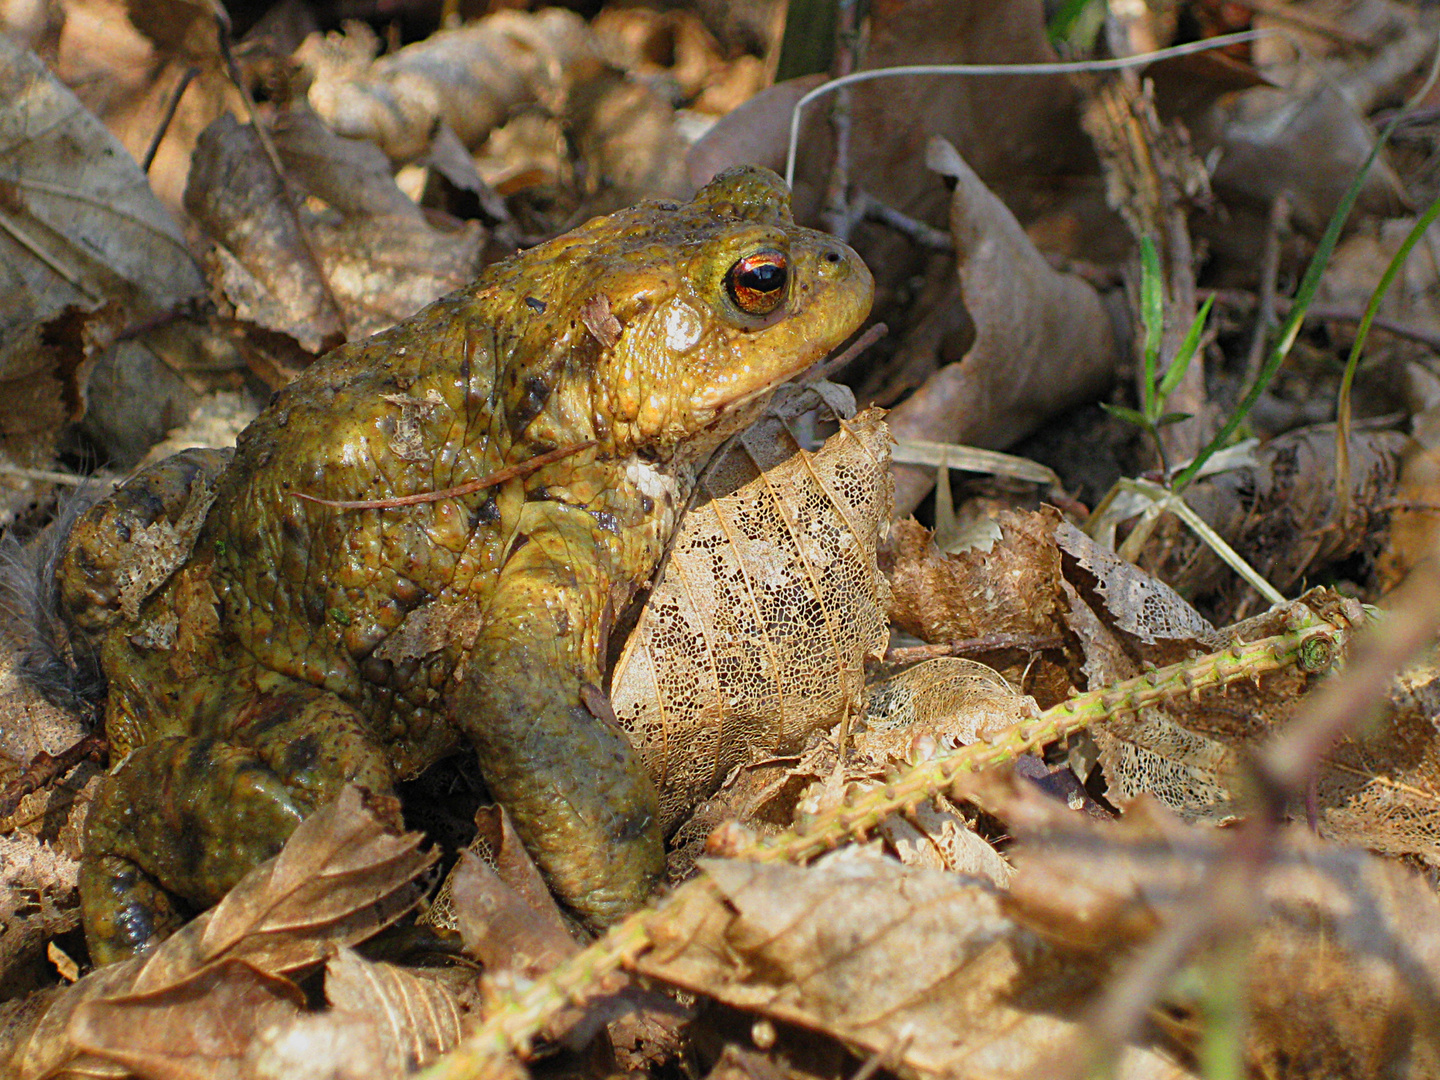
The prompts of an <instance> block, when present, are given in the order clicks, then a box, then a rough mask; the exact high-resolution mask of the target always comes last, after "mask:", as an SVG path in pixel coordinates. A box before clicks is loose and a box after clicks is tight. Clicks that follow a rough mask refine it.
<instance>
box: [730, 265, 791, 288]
mask: <svg viewBox="0 0 1440 1080" xmlns="http://www.w3.org/2000/svg"><path fill="white" fill-rule="evenodd" d="M740 284H741V285H742V286H744V287H745V288H747V289H754V290H756V291H757V292H774V291H775V290H776V289H778V288H780V287H781V286H782V285H784V284H785V271H784V270H783V269H782V268H780V267H778V266H776V265H774V264H773V263H767V264H766V265H764V266H755V267H752V268H750V269H749V270H746V271H744V272H743V273H741V275H740Z"/></svg>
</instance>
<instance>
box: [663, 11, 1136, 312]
mask: <svg viewBox="0 0 1440 1080" xmlns="http://www.w3.org/2000/svg"><path fill="white" fill-rule="evenodd" d="M870 22H871V26H870V33H869V40H868V42H867V45H866V48H865V50H864V54H863V57H862V59H861V62H860V64H859V67H860V69H862V70H864V69H877V68H885V67H894V66H897V65H905V64H955V63H982V64H983V63H990V64H994V63H1001V64H1003V63H1012V64H1022V63H1037V62H1046V61H1053V60H1054V59H1055V58H1056V56H1055V51H1054V49H1053V48H1052V46H1051V45H1050V43H1049V42H1048V40H1047V39H1046V36H1045V17H1044V12H1043V10H1042V5H1041V3H1040V2H1039V0H1008V2H1006V3H1001V4H996V3H988V2H973V0H967V2H957V0H923V2H911V3H905V4H890V5H885V6H883V7H878V8H876V9H875V10H874V11H872V12H871V16H870ZM800 81H801V80H794V82H793V83H787V84H782V86H779V87H775V88H774V89H773V90H772V91H771V92H770V94H771V95H773V96H771V97H768V98H767V100H765V101H757V102H755V105H756V106H757V107H756V108H752V109H744V108H742V109H741V110H739V111H738V112H737V113H736V114H733V115H732V116H731V117H726V118H725V119H722V120H721V121H720V122H719V123H718V124H716V125H715V127H714V128H713V129H712V130H711V131H710V132H709V133H707V134H706V136H705V138H703V139H702V140H700V142H699V143H697V144H696V148H695V151H694V154H695V158H694V164H692V166H691V176H692V179H693V180H694V181H695V182H696V183H703V182H704V181H705V180H708V179H709V178H710V176H712V175H714V173H715V172H718V171H719V170H721V169H724V168H727V167H728V166H730V165H737V164H741V163H744V162H756V163H759V164H763V165H768V166H770V167H771V168H774V169H777V170H778V169H783V167H784V164H785V151H786V144H787V142H788V137H789V104H790V102H791V101H793V99H794V96H795V95H794V93H793V91H792V90H791V89H790V87H791V86H792V85H794V84H795V83H799V82H800ZM850 95H851V105H850V108H849V113H850V117H851V120H850V126H851V135H850V140H851V150H850V170H849V176H848V179H849V180H850V182H852V183H853V184H854V185H855V186H856V187H858V188H859V189H861V190H863V191H865V192H867V193H869V194H870V195H873V196H875V197H876V198H877V199H880V200H881V201H883V202H884V203H886V204H887V205H889V206H892V207H895V208H896V209H898V210H901V211H903V212H904V213H906V214H908V215H909V216H911V217H912V218H916V219H918V220H922V221H927V222H930V223H931V224H935V225H939V224H941V223H942V222H944V220H945V213H946V211H945V207H946V203H947V202H948V199H947V197H946V192H945V188H944V186H943V185H942V184H941V183H940V182H939V180H938V178H937V177H935V176H934V175H933V174H932V173H930V172H929V171H928V169H927V167H926V164H925V160H924V156H923V153H922V148H923V147H924V145H925V142H926V140H927V139H930V138H931V137H935V136H938V137H940V138H944V139H947V140H949V141H950V142H951V143H953V144H954V145H955V147H956V148H957V149H958V150H959V152H960V153H961V154H962V155H963V156H964V158H965V160H966V161H968V162H969V163H970V164H971V166H972V167H973V168H974V170H975V171H976V172H977V173H978V174H979V175H980V176H981V177H983V178H984V181H985V183H987V184H989V185H990V186H991V187H992V189H993V190H995V191H996V193H997V194H999V195H1000V196H1001V198H1003V199H1005V200H1006V202H1008V203H1010V205H1011V206H1012V207H1014V208H1015V210H1016V214H1017V216H1019V217H1021V218H1022V219H1024V220H1029V219H1031V218H1033V217H1035V216H1036V211H1037V210H1040V209H1042V208H1043V209H1044V210H1046V211H1047V212H1049V213H1050V214H1051V215H1052V216H1053V217H1052V226H1051V228H1050V229H1048V230H1047V231H1048V232H1049V234H1050V235H1051V236H1052V237H1053V238H1055V239H1057V240H1064V241H1067V242H1068V243H1067V246H1068V247H1070V249H1071V250H1079V251H1082V252H1086V253H1087V254H1088V255H1090V256H1093V255H1094V247H1093V246H1092V247H1090V248H1089V249H1088V251H1087V249H1086V248H1085V246H1084V245H1085V240H1084V239H1082V236H1085V235H1086V234H1088V235H1089V236H1093V237H1096V238H1098V240H1099V242H1100V243H1102V244H1104V245H1105V246H1106V247H1109V248H1113V241H1112V240H1111V239H1110V238H1109V237H1108V236H1107V235H1106V233H1107V232H1108V233H1110V234H1112V235H1113V232H1114V219H1113V217H1111V216H1110V215H1109V214H1108V213H1107V212H1106V211H1105V209H1104V206H1103V192H1102V191H1101V189H1100V186H1099V183H1098V178H1097V177H1096V164H1095V158H1094V153H1093V151H1092V150H1091V148H1090V146H1089V145H1088V142H1087V141H1086V139H1085V137H1084V134H1083V132H1081V130H1080V127H1079V124H1078V123H1077V122H1076V110H1077V103H1078V100H1079V94H1078V92H1077V90H1076V88H1075V87H1074V86H1073V85H1071V84H1070V83H1069V82H1068V81H1067V80H1066V79H1065V78H1064V77H1063V76H1056V77H1048V78H1047V77H1037V76H1025V77H1014V78H1004V77H1000V78H964V77H959V78H957V77H941V78H934V77H914V78H897V79H882V80H877V81H874V82H870V83H863V84H860V85H857V86H854V87H852V88H851V90H850ZM787 99H788V100H787ZM829 102H830V99H822V100H821V101H817V102H815V103H814V104H812V105H810V106H809V107H808V109H807V111H806V114H805V121H806V122H805V123H804V125H803V126H802V128H801V134H800V142H799V147H800V156H799V161H798V163H797V169H796V183H795V216H796V218H797V219H799V220H802V221H813V220H815V219H816V218H817V217H818V214H819V212H820V208H821V200H822V197H823V194H824V191H825V186H826V183H827V181H828V176H829V171H830V168H831V163H832V161H833V160H834V159H833V152H832V149H831V147H832V146H833V136H832V134H831V131H832V129H831V124H830V117H829V113H830V109H829ZM777 121H778V122H777ZM727 147H728V148H730V149H731V151H732V153H731V154H726V153H723V152H720V151H722V150H723V149H725V148H727ZM702 159H703V160H704V161H705V162H706V164H705V165H704V166H703V167H701V166H700V161H701V160H702ZM1087 181H1088V183H1087ZM1057 203H1058V204H1059V205H1057ZM1097 221H1103V223H1104V226H1105V227H1104V228H1103V229H1096V228H1095V227H1094V226H1095V225H1096V224H1097ZM895 239H896V238H895V237H893V236H891V235H885V234H868V235H866V236H864V237H860V236H857V238H856V240H857V243H859V244H860V248H859V250H860V251H861V254H862V255H864V257H865V260H866V262H867V264H868V265H869V266H870V269H871V271H872V272H873V273H874V274H875V280H876V282H877V283H878V284H879V286H880V289H881V290H882V291H883V290H884V289H886V288H887V287H888V286H890V285H892V284H894V283H896V282H897V281H898V280H900V279H901V278H902V276H903V274H904V273H907V272H911V271H913V270H914V267H915V261H914V258H913V253H912V252H911V251H909V250H906V251H904V252H897V251H896V247H897V246H903V243H902V244H901V245H895V244H894V243H893V241H894V240H895Z"/></svg>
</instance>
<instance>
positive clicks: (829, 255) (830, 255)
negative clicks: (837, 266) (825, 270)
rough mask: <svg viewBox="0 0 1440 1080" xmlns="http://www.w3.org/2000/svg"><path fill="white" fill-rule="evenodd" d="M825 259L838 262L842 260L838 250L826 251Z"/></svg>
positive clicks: (829, 261)
mask: <svg viewBox="0 0 1440 1080" xmlns="http://www.w3.org/2000/svg"><path fill="white" fill-rule="evenodd" d="M825 261H826V262H828V263H838V262H839V261H840V253H839V252H838V251H827V252H826V253H825Z"/></svg>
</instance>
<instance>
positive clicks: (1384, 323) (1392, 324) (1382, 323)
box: [1199, 289, 1440, 349]
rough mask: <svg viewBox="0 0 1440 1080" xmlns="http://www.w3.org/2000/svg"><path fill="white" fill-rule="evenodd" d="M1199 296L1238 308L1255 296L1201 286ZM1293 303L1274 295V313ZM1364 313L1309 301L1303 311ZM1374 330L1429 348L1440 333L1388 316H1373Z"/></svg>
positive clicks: (1335, 317) (1353, 316) (1343, 316)
mask: <svg viewBox="0 0 1440 1080" xmlns="http://www.w3.org/2000/svg"><path fill="white" fill-rule="evenodd" d="M1199 295H1201V296H1213V297H1215V299H1216V300H1218V301H1220V302H1221V303H1223V304H1230V305H1232V306H1234V307H1238V308H1250V307H1254V306H1255V303H1256V298H1255V296H1254V294H1252V293H1249V292H1247V291H1245V290H1244V289H1201V290H1200V291H1199ZM1293 306H1294V301H1293V300H1291V299H1290V298H1289V297H1288V296H1277V297H1276V298H1275V313H1276V314H1277V315H1288V314H1290V309H1291V308H1292V307H1293ZM1364 317H1365V313H1364V312H1363V311H1361V310H1360V309H1359V308H1350V307H1339V306H1331V305H1325V304H1311V305H1310V308H1309V309H1308V310H1307V311H1306V312H1305V321H1306V322H1344V323H1358V322H1359V321H1360V320H1361V319H1363V318H1364ZM1371 325H1372V326H1373V327H1375V329H1377V330H1384V331H1386V332H1388V333H1391V334H1395V335H1396V336H1398V337H1403V338H1406V339H1407V340H1410V341H1418V342H1419V343H1420V344H1422V345H1428V346H1430V347H1431V348H1432V349H1440V334H1437V333H1435V332H1434V331H1432V330H1427V329H1425V328H1424V327H1423V326H1413V325H1411V324H1409V323H1402V322H1398V321H1396V320H1395V319H1388V318H1386V317H1384V316H1383V315H1381V316H1376V318H1375V319H1374V321H1373V322H1372V323H1371Z"/></svg>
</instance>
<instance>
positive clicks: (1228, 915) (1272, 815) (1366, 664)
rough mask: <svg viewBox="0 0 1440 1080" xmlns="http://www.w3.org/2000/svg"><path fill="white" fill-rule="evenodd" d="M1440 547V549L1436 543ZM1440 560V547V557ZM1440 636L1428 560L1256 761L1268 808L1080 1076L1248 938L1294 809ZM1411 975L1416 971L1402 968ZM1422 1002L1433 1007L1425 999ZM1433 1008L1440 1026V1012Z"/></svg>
mask: <svg viewBox="0 0 1440 1080" xmlns="http://www.w3.org/2000/svg"><path fill="white" fill-rule="evenodd" d="M1437 548H1440V545H1437ZM1436 555H1437V556H1440V550H1437V551H1436ZM1437 631H1440V566H1437V564H1436V562H1435V561H1433V560H1431V561H1428V562H1424V563H1421V564H1420V566H1419V567H1417V569H1416V571H1415V573H1414V574H1413V575H1412V577H1411V578H1410V580H1409V581H1408V582H1407V583H1406V584H1405V586H1403V587H1402V595H1401V597H1400V599H1399V602H1398V603H1397V604H1396V605H1395V607H1394V609H1393V610H1392V611H1391V612H1390V613H1389V615H1388V616H1387V617H1386V619H1385V620H1384V621H1383V622H1381V623H1379V624H1378V625H1376V626H1375V627H1373V628H1372V629H1371V630H1370V631H1369V632H1367V633H1366V634H1364V635H1362V636H1361V637H1360V638H1359V639H1358V641H1357V642H1356V647H1355V650H1354V655H1353V658H1352V660H1351V662H1350V665H1349V668H1348V670H1347V671H1346V672H1345V674H1344V676H1343V677H1341V678H1338V679H1335V680H1334V681H1332V682H1329V683H1327V684H1325V685H1324V686H1322V687H1320V688H1319V689H1318V690H1317V691H1316V693H1315V694H1314V696H1313V697H1311V699H1310V700H1309V702H1308V703H1307V705H1306V707H1305V708H1304V709H1303V711H1302V712H1301V714H1300V716H1299V718H1298V719H1297V720H1296V721H1295V723H1293V724H1291V725H1290V726H1289V727H1287V728H1286V729H1285V730H1284V731H1282V732H1281V733H1280V734H1279V735H1277V736H1276V737H1275V738H1273V739H1272V740H1271V741H1270V743H1269V744H1268V745H1267V746H1266V748H1265V749H1264V750H1263V751H1262V752H1261V754H1260V755H1259V757H1258V759H1257V760H1256V762H1255V769H1254V773H1255V776H1256V778H1257V779H1258V780H1259V789H1260V793H1261V796H1262V798H1263V803H1262V806H1261V810H1260V812H1259V813H1256V814H1254V815H1253V816H1252V817H1251V818H1250V820H1248V821H1247V822H1246V823H1245V824H1244V825H1242V826H1241V827H1240V829H1239V830H1238V831H1237V832H1236V834H1235V837H1234V840H1233V841H1232V842H1231V843H1230V844H1229V845H1228V846H1227V848H1226V851H1225V853H1222V855H1221V856H1220V857H1219V858H1218V860H1217V861H1216V863H1215V865H1214V868H1213V869H1212V870H1211V871H1210V872H1209V873H1208V874H1207V875H1206V876H1205V879H1204V880H1202V881H1201V882H1200V883H1199V884H1198V885H1197V886H1196V887H1195V889H1194V890H1193V892H1192V893H1191V894H1190V898H1191V901H1192V902H1190V903H1186V902H1184V901H1182V902H1181V903H1180V904H1178V905H1177V910H1179V911H1180V912H1181V914H1180V915H1179V916H1177V917H1176V918H1175V919H1174V920H1173V921H1172V922H1171V923H1170V925H1169V926H1168V927H1167V928H1166V929H1165V930H1164V931H1163V932H1162V933H1161V934H1160V935H1159V936H1158V937H1157V938H1156V939H1155V941H1154V942H1152V943H1151V945H1150V946H1149V947H1148V948H1146V949H1145V951H1144V952H1142V953H1141V954H1140V956H1139V957H1137V958H1136V959H1135V961H1133V962H1132V963H1131V965H1130V966H1129V968H1128V969H1127V971H1126V973H1125V974H1124V975H1123V976H1122V977H1121V978H1120V979H1119V980H1118V981H1117V982H1116V984H1115V985H1114V986H1113V987H1112V989H1111V990H1110V992H1109V993H1108V994H1107V995H1106V997H1105V1000H1104V1002H1103V1003H1102V1004H1101V1007H1100V1009H1099V1010H1098V1012H1097V1014H1096V1016H1095V1018H1094V1024H1093V1025H1091V1026H1090V1027H1089V1038H1088V1040H1087V1041H1088V1042H1089V1046H1088V1048H1087V1049H1088V1051H1089V1052H1088V1053H1087V1054H1085V1055H1081V1057H1080V1060H1081V1061H1083V1062H1085V1067H1083V1068H1077V1069H1076V1070H1075V1072H1074V1074H1073V1075H1075V1076H1077V1077H1079V1076H1084V1075H1090V1072H1091V1071H1092V1070H1093V1068H1094V1067H1095V1066H1096V1065H1097V1064H1098V1063H1100V1062H1102V1061H1109V1060H1113V1058H1114V1054H1115V1053H1116V1051H1117V1050H1118V1048H1119V1047H1121V1046H1124V1045H1126V1044H1127V1043H1129V1042H1131V1041H1133V1040H1134V1039H1135V1038H1136V1037H1137V1035H1138V1034H1139V1032H1140V1031H1141V1030H1142V1028H1143V1026H1144V1024H1145V1019H1146V1016H1147V1014H1148V1012H1149V1009H1150V1006H1151V1005H1152V1004H1153V1003H1154V1002H1155V1001H1156V1000H1157V999H1158V998H1159V996H1160V994H1161V993H1162V992H1163V991H1164V989H1165V987H1166V985H1167V984H1168V983H1169V981H1170V979H1171V978H1172V977H1173V976H1174V974H1175V972H1176V971H1177V970H1179V968H1180V966H1181V964H1183V963H1184V962H1185V960H1186V958H1187V957H1189V956H1190V955H1192V954H1193V953H1194V952H1195V951H1196V949H1198V948H1199V947H1201V946H1203V945H1208V944H1213V943H1216V942H1218V941H1220V940H1222V939H1223V938H1224V937H1226V936H1233V935H1236V934H1238V933H1241V932H1243V931H1244V930H1245V929H1246V928H1247V927H1248V926H1249V925H1250V924H1251V923H1253V922H1254V921H1255V920H1256V919H1257V918H1258V917H1259V915H1260V914H1261V913H1260V912H1259V911H1258V910H1257V908H1256V902H1255V897H1256V896H1257V894H1258V893H1259V889H1260V886H1261V884H1262V882H1263V878H1264V874H1265V871H1266V870H1267V869H1268V868H1269V866H1270V863H1271V861H1272V859H1273V857H1274V854H1275V846H1276V842H1277V839H1278V836H1279V831H1280V823H1281V820H1282V818H1283V816H1284V814H1285V812H1286V809H1287V807H1289V806H1291V805H1294V804H1295V803H1297V802H1299V801H1301V800H1303V799H1304V798H1305V795H1306V793H1307V791H1308V789H1309V787H1310V783H1311V779H1312V777H1313V776H1314V775H1315V774H1316V771H1317V770H1318V768H1319V766H1320V763H1321V762H1322V761H1323V760H1324V757H1325V755H1326V754H1327V753H1328V752H1329V751H1330V749H1331V747H1333V746H1334V745H1335V744H1336V742H1338V741H1339V740H1340V739H1341V738H1342V737H1343V736H1344V735H1346V734H1347V733H1349V732H1351V731H1353V730H1354V729H1355V728H1357V727H1359V726H1360V725H1362V724H1364V723H1365V722H1366V720H1367V719H1369V717H1370V714H1371V710H1372V709H1373V708H1374V706H1375V703H1376V702H1378V701H1379V700H1380V699H1381V698H1382V697H1383V695H1384V693H1385V690H1386V688H1387V687H1388V686H1389V684H1390V680H1391V679H1392V678H1394V676H1395V673H1396V672H1397V671H1399V670H1400V668H1401V667H1402V666H1404V664H1405V663H1406V662H1407V661H1409V660H1410V659H1412V658H1413V657H1414V656H1416V655H1417V654H1418V653H1419V652H1420V651H1421V650H1422V649H1424V648H1426V647H1427V646H1429V645H1430V644H1432V643H1433V641H1434V639H1435V634H1436V632H1437ZM1397 972H1398V973H1399V974H1400V975H1401V977H1402V978H1405V977H1406V976H1407V975H1409V974H1411V973H1408V972H1406V971H1405V970H1404V969H1403V967H1398V966H1397ZM1406 981H1407V983H1409V984H1411V989H1412V991H1413V992H1416V993H1417V996H1421V997H1422V998H1431V999H1433V997H1434V989H1433V988H1432V987H1429V986H1428V985H1417V984H1416V980H1415V979H1413V978H1407V979H1406ZM1420 1004H1421V1005H1426V1004H1427V1002H1426V1001H1425V1000H1422V1001H1421V1002H1420ZM1429 1004H1430V1006H1431V1008H1429V1009H1428V1010H1427V1009H1421V1010H1417V1011H1419V1012H1421V1013H1425V1012H1427V1011H1428V1012H1431V1013H1433V1014H1434V1015H1432V1016H1431V1017H1430V1019H1431V1021H1432V1023H1433V1021H1434V1020H1435V1018H1436V1017H1437V1016H1440V1009H1435V1008H1434V1002H1433V1001H1431V1002H1430V1003H1429Z"/></svg>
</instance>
